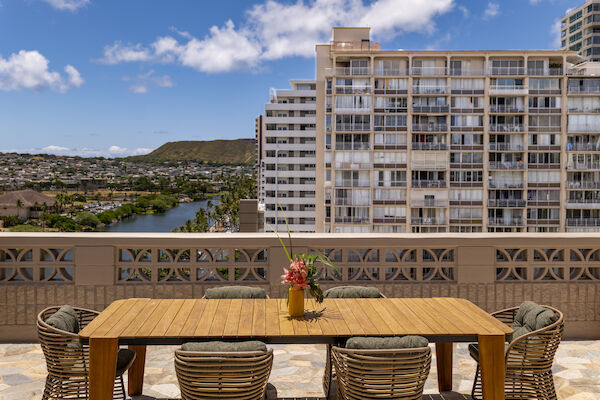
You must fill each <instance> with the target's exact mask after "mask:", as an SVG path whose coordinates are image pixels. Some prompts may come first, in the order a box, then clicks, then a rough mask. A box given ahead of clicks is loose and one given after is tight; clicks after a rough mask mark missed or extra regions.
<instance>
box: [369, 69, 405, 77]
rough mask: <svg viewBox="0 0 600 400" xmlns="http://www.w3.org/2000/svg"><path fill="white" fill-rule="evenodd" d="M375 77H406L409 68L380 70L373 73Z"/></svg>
mask: <svg viewBox="0 0 600 400" xmlns="http://www.w3.org/2000/svg"><path fill="white" fill-rule="evenodd" d="M373 75H380V76H406V75H408V68H378V69H376V70H374V71H373Z"/></svg>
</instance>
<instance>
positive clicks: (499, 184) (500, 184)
mask: <svg viewBox="0 0 600 400" xmlns="http://www.w3.org/2000/svg"><path fill="white" fill-rule="evenodd" d="M489 187H491V188H495V189H503V188H522V187H523V182H514V181H490V183H489Z"/></svg>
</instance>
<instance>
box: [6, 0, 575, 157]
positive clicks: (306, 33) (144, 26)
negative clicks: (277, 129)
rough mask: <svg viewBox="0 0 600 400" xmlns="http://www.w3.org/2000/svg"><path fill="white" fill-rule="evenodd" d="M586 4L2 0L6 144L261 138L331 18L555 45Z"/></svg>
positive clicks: (384, 38) (414, 38) (443, 36)
mask: <svg viewBox="0 0 600 400" xmlns="http://www.w3.org/2000/svg"><path fill="white" fill-rule="evenodd" d="M581 3H583V0H578V1H572V0H495V1H487V0H374V1H367V0H305V1H303V2H297V1H285V0H261V1H256V2H255V1H247V0H246V1H229V0H221V1H217V2H207V1H198V0H185V1H184V0H168V1H167V0H0V38H2V39H0V139H1V140H0V151H22V152H34V153H35V152H41V151H43V152H49V153H56V154H80V155H105V156H113V157H114V156H123V155H129V154H139V153H144V152H147V151H149V149H154V148H156V147H158V146H160V145H161V144H163V143H165V142H167V141H176V140H210V139H218V138H227V139H233V138H241V137H253V135H254V117H255V116H256V115H258V114H260V113H261V112H263V110H264V103H265V102H266V101H267V100H268V94H269V89H270V88H285V87H287V86H288V80H289V79H291V78H297V79H303V78H313V77H314V69H315V66H314V58H313V51H314V50H313V49H314V43H316V42H327V41H328V40H329V38H330V32H331V26H332V25H335V26H359V25H362V26H364V25H370V26H371V27H372V28H373V35H374V39H375V40H377V41H380V42H381V43H382V48H384V49H406V50H410V49H449V50H455V49H456V50H459V49H552V48H557V46H558V34H559V32H558V28H557V21H558V19H560V17H561V16H562V15H563V14H564V12H565V10H567V9H568V8H572V7H575V6H578V5H579V4H581ZM532 17H533V18H532Z"/></svg>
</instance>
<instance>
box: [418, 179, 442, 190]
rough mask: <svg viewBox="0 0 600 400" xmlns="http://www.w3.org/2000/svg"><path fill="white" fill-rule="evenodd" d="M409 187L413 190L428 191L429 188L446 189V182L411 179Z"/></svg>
mask: <svg viewBox="0 0 600 400" xmlns="http://www.w3.org/2000/svg"><path fill="white" fill-rule="evenodd" d="M410 186H411V187H413V188H420V189H429V188H446V187H448V182H447V181H440V180H423V181H420V180H415V179H413V180H412V181H411V183H410Z"/></svg>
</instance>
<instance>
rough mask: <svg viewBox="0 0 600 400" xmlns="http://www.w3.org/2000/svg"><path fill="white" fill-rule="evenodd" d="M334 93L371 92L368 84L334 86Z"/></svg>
mask: <svg viewBox="0 0 600 400" xmlns="http://www.w3.org/2000/svg"><path fill="white" fill-rule="evenodd" d="M335 93H336V94H369V93H371V87H370V86H336V87H335Z"/></svg>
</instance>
